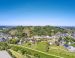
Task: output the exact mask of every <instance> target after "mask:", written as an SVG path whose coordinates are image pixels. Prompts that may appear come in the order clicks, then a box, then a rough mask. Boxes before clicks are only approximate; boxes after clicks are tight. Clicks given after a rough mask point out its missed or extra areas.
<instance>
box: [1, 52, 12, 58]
mask: <svg viewBox="0 0 75 58" xmlns="http://www.w3.org/2000/svg"><path fill="white" fill-rule="evenodd" d="M0 58H12V57H11V56H10V55H9V54H8V52H7V51H0Z"/></svg>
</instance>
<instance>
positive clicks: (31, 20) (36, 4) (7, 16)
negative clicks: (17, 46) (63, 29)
mask: <svg viewBox="0 0 75 58" xmlns="http://www.w3.org/2000/svg"><path fill="white" fill-rule="evenodd" d="M0 25H12V26H15V25H25V26H26V25H28V26H29V25H35V26H36V25H41V26H44V25H51V26H75V0H0Z"/></svg>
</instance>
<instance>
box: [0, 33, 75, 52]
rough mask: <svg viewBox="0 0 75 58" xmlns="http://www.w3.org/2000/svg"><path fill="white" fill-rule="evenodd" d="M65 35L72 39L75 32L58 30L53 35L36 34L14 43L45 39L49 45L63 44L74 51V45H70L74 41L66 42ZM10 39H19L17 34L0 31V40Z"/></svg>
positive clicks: (70, 50) (20, 43) (35, 41)
mask: <svg viewBox="0 0 75 58" xmlns="http://www.w3.org/2000/svg"><path fill="white" fill-rule="evenodd" d="M66 37H70V38H72V39H73V40H75V33H72V34H68V33H60V32H58V33H57V34H55V35H53V36H43V35H42V36H37V35H36V36H32V37H27V38H24V41H22V39H20V40H19V41H18V42H17V43H16V44H18V45H22V44H23V43H25V42H29V43H32V44H35V43H37V42H41V41H47V42H48V44H49V45H57V46H63V47H64V48H66V49H67V50H68V51H69V52H75V47H74V46H72V44H75V42H73V41H68V42H67V40H65V38H66ZM11 39H19V38H18V37H17V36H14V37H12V36H11V35H9V34H5V33H2V32H1V33H0V42H7V41H9V40H11Z"/></svg>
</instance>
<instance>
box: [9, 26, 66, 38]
mask: <svg viewBox="0 0 75 58" xmlns="http://www.w3.org/2000/svg"><path fill="white" fill-rule="evenodd" d="M8 32H9V33H10V34H11V35H12V36H14V35H16V36H18V37H22V34H23V33H26V34H27V36H29V37H31V36H34V35H38V36H41V35H49V36H51V35H54V34H56V33H57V32H62V33H64V32H66V30H65V29H62V28H60V27H54V26H17V27H15V28H12V29H11V30H9V31H8Z"/></svg>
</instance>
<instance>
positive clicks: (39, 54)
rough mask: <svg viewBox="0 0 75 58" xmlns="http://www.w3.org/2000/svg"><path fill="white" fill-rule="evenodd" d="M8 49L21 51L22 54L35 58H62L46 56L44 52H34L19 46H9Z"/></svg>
mask: <svg viewBox="0 0 75 58" xmlns="http://www.w3.org/2000/svg"><path fill="white" fill-rule="evenodd" d="M10 47H11V49H12V50H14V51H21V53H22V54H29V55H32V56H35V57H37V58H62V57H60V56H55V55H51V54H47V53H45V52H41V51H38V50H34V49H31V48H28V47H24V46H20V45H10Z"/></svg>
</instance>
